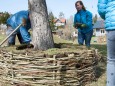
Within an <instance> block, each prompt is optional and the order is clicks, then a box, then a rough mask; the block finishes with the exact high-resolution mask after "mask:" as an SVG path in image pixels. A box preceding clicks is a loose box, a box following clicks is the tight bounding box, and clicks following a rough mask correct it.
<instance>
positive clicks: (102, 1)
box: [97, 0, 107, 19]
mask: <svg viewBox="0 0 115 86" xmlns="http://www.w3.org/2000/svg"><path fill="white" fill-rule="evenodd" d="M106 4H107V0H98V6H97V7H98V13H99V15H100V17H101V18H102V19H105V13H106Z"/></svg>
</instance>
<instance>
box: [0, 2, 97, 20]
mask: <svg viewBox="0 0 115 86" xmlns="http://www.w3.org/2000/svg"><path fill="white" fill-rule="evenodd" d="M46 1H47V7H48V10H49V11H52V12H53V13H54V15H55V16H56V17H58V15H59V13H60V12H63V13H64V15H65V17H66V18H69V17H70V16H71V15H74V14H75V13H76V9H75V6H74V4H75V2H76V1H77V0H46ZM82 1H83V3H84V5H85V7H86V8H87V10H89V11H91V12H92V13H93V14H94V15H95V14H98V13H97V2H98V0H82ZM27 9H28V0H0V12H4V11H7V12H10V13H12V14H13V13H16V12H18V11H20V10H27Z"/></svg>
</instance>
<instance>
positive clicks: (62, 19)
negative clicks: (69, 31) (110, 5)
mask: <svg viewBox="0 0 115 86" xmlns="http://www.w3.org/2000/svg"><path fill="white" fill-rule="evenodd" d="M58 20H59V21H61V22H62V23H65V22H66V19H64V18H61V19H54V22H55V23H56V22H57V21H58Z"/></svg>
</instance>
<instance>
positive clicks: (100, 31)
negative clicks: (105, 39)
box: [94, 29, 106, 36]
mask: <svg viewBox="0 0 115 86" xmlns="http://www.w3.org/2000/svg"><path fill="white" fill-rule="evenodd" d="M94 34H95V36H105V35H106V31H105V29H95V31H94Z"/></svg>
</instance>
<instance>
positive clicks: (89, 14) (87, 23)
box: [85, 11, 92, 27]
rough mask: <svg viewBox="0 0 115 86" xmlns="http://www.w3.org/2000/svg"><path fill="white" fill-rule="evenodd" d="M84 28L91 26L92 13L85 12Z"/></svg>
mask: <svg viewBox="0 0 115 86" xmlns="http://www.w3.org/2000/svg"><path fill="white" fill-rule="evenodd" d="M85 24H86V26H87V27H90V26H91V25H92V13H91V12H88V11H87V14H86V23H85Z"/></svg>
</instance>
